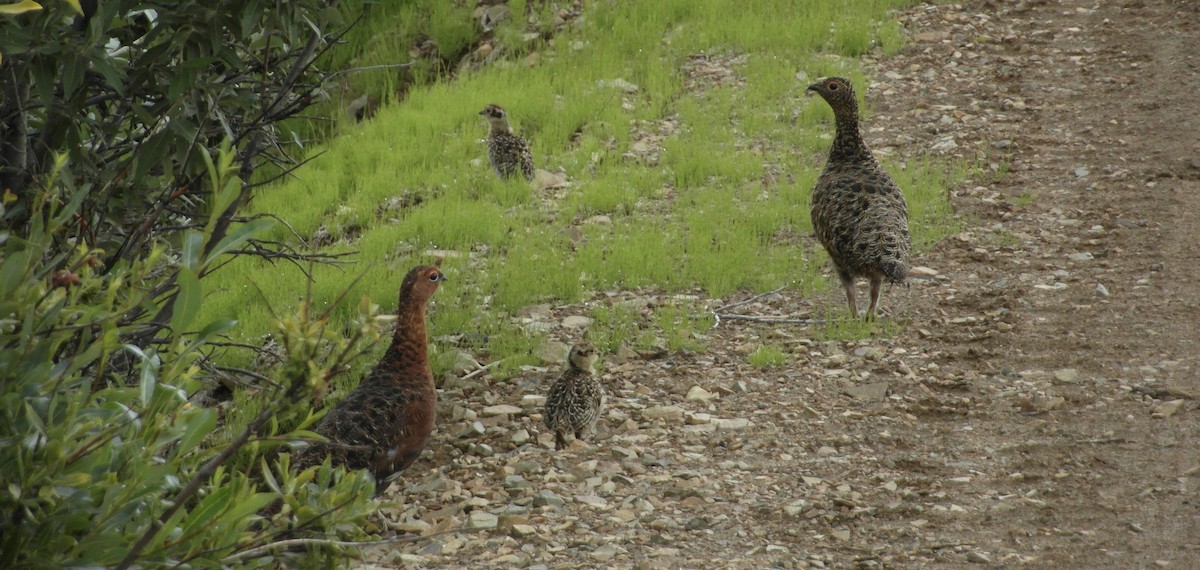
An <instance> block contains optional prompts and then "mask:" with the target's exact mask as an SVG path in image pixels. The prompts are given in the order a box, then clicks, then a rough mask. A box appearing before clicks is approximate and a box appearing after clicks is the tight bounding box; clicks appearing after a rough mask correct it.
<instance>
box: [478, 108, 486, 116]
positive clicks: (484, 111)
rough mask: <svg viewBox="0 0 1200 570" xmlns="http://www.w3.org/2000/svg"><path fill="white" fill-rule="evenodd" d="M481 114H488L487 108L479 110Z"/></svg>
mask: <svg viewBox="0 0 1200 570" xmlns="http://www.w3.org/2000/svg"><path fill="white" fill-rule="evenodd" d="M479 114H480V115H486V114H487V109H484V110H482V111H480V112H479Z"/></svg>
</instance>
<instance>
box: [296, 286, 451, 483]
mask: <svg viewBox="0 0 1200 570" xmlns="http://www.w3.org/2000/svg"><path fill="white" fill-rule="evenodd" d="M445 280H446V277H445V274H443V273H442V271H441V270H440V269H438V268H437V267H432V266H428V265H422V266H418V267H414V268H413V269H412V270H410V271H409V272H408V275H406V276H405V277H404V282H403V283H401V285H400V303H399V306H398V307H397V317H396V330H395V333H394V334H393V337H392V343H391V345H389V346H388V349H387V352H385V353H384V355H383V358H381V359H380V360H379V363H378V364H376V365H375V368H374V369H373V370H371V373H370V374H368V375H367V377H366V378H364V379H363V381H362V383H361V384H359V385H358V387H357V388H355V389H354V390H353V391H351V392H350V393H349V394H348V395H346V397H345V398H343V399H342V400H341V401H340V402H338V403H337V405H336V406H334V408H333V409H332V410H330V411H329V413H327V414H326V415H325V417H324V418H323V419H322V420H321V423H320V424H318V425H317V428H316V430H315V431H316V432H317V433H319V434H321V435H323V436H325V437H326V438H327V439H329V441H330V443H329V444H324V443H318V444H313V445H312V446H311V447H308V448H306V449H304V450H303V451H301V452H300V453H299V455H298V456H297V457H296V460H295V462H294V465H295V468H296V469H304V468H306V467H309V466H311V465H316V464H319V463H320V462H322V461H324V460H325V457H327V456H328V457H329V458H330V459H331V460H332V462H333V464H335V465H344V466H345V467H347V468H349V469H369V470H370V471H371V474H372V475H374V476H375V494H376V495H379V494H380V493H382V492H383V491H385V490H386V489H387V487H388V485H389V484H390V483H391V481H392V480H393V479H394V478H395V477H396V476H397V475H399V474H400V473H401V472H402V471H404V470H405V469H407V468H408V467H409V465H412V463H413V462H414V461H416V460H417V457H418V456H419V455H421V451H422V450H423V449H425V443H426V441H428V440H429V434H430V433H432V432H433V426H434V419H435V417H436V414H437V392H436V390H435V389H434V385H433V372H432V371H431V370H430V368H429V360H428V358H427V354H426V349H427V346H426V344H427V342H428V341H427V340H426V337H425V306H426V304H427V303H428V301H429V298H430V297H431V296H433V293H434V292H435V291H437V289H438V286H439V285H441V283H442V282H443V281H445Z"/></svg>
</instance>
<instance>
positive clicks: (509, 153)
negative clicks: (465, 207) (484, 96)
mask: <svg viewBox="0 0 1200 570" xmlns="http://www.w3.org/2000/svg"><path fill="white" fill-rule="evenodd" d="M479 114H480V115H483V117H484V118H486V119H487V120H488V123H489V124H490V125H491V131H490V132H489V133H488V138H487V145H488V160H489V161H491V163H492V168H494V169H496V173H497V174H499V175H500V177H501V178H509V177H511V176H513V175H514V174H518V173H520V175H521V176H524V177H525V179H526V180H532V179H533V152H531V151H530V150H529V143H527V142H525V139H523V138H521V137H519V136H517V135H516V134H513V131H512V127H511V126H509V124H508V112H507V111H505V110H504V108H503V107H501V106H499V105H488V106H487V107H484V108H483V110H482V111H480V112H479Z"/></svg>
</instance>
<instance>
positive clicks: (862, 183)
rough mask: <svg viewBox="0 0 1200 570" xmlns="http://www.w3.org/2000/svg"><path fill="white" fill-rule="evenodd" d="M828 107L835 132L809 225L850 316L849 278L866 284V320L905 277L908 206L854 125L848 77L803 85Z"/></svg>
mask: <svg viewBox="0 0 1200 570" xmlns="http://www.w3.org/2000/svg"><path fill="white" fill-rule="evenodd" d="M808 91H810V92H815V93H816V94H818V95H820V96H821V97H822V98H824V99H825V102H827V103H829V106H830V107H833V115H834V117H835V120H836V123H837V134H836V135H835V136H834V138H833V145H832V147H831V148H830V149H829V160H828V162H826V163H825V170H824V171H822V172H821V176H820V177H819V178H817V185H816V187H815V188H814V189H813V193H812V210H811V213H812V224H813V230H814V231H815V232H816V234H817V239H818V240H819V241H820V242H821V245H823V246H825V251H827V252H829V257H830V258H832V259H833V266H834V268H835V269H836V270H837V274H838V277H839V278H840V279H841V281H842V287H844V288H845V289H846V301H847V302H848V303H849V304H850V313H851V316H852V317H855V318H856V317H857V316H858V307H857V305H856V304H855V302H854V280H855V278H857V277H866V278H867V280H868V281H870V283H871V304H870V306H868V307H867V314H866V319H867V320H871V319H873V318H875V311H876V309H877V307H878V305H879V294H880V288H881V287H882V285H883V282H884V281H885V280H886V281H887V282H888V283H893V284H903V283H905V280H906V279H907V278H908V255H909V251H911V250H912V240H911V239H910V238H909V235H908V206H907V205H906V204H905V202H904V194H903V193H901V191H900V187H899V186H897V185H896V181H895V180H892V177H891V176H890V175H889V174H888V173H887V171H885V170H884V169H883V167H882V166H880V165H879V163H878V162H876V161H875V157H874V156H872V155H871V151H870V149H868V148H867V145H866V143H865V142H863V139H862V135H861V134H860V133H859V130H858V103H857V101H856V100H855V98H854V88H853V87H851V85H850V81H849V80H846V79H843V78H841V77H827V78H823V79H821V80H819V81H817V82H816V83H813V84H812V85H809V86H808Z"/></svg>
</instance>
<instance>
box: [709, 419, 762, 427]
mask: <svg viewBox="0 0 1200 570" xmlns="http://www.w3.org/2000/svg"><path fill="white" fill-rule="evenodd" d="M716 424H717V428H719V429H746V428H748V427H750V426H753V425H754V423H752V422H751V421H750V420H748V419H746V418H733V419H722V420H716Z"/></svg>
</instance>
